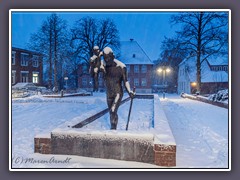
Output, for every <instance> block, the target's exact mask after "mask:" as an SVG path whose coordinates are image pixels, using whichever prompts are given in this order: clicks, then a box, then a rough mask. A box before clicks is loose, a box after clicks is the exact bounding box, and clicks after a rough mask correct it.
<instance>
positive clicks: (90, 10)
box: [9, 9, 231, 171]
mask: <svg viewBox="0 0 240 180" xmlns="http://www.w3.org/2000/svg"><path fill="white" fill-rule="evenodd" d="M198 11H205V12H211V11H214V12H223V11H226V12H228V13H229V19H228V22H229V25H228V27H229V29H228V35H229V38H228V40H229V46H228V47H229V65H228V66H229V68H228V69H229V71H228V72H229V73H228V74H229V75H230V76H229V97H230V98H229V102H228V104H229V109H228V112H229V119H228V120H229V127H228V129H229V132H228V138H229V139H228V152H229V155H228V163H229V164H228V165H229V168H228V169H213V168H211V169H210V168H209V169H196V168H195V169H187V168H186V169H182V168H181V169H175V168H172V169H164V168H163V169H161V168H159V169H118V168H116V169H54V168H53V169H27V168H26V169H25V168H24V169H12V167H11V166H12V162H11V160H12V136H11V135H12V131H11V127H12V125H11V124H12V123H11V122H12V98H11V97H12V93H11V91H12V84H11V77H12V76H11V72H12V71H11V66H12V63H11V61H12V60H11V58H12V39H11V32H12V25H11V19H12V12H198ZM9 62H10V63H9V117H11V118H10V119H9V170H10V171H231V10H230V9H10V10H9Z"/></svg>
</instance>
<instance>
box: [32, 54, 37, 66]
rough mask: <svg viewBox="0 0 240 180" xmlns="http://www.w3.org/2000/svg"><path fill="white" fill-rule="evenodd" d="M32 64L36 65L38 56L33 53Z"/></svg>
mask: <svg viewBox="0 0 240 180" xmlns="http://www.w3.org/2000/svg"><path fill="white" fill-rule="evenodd" d="M32 66H33V67H38V56H35V55H33V59H32Z"/></svg>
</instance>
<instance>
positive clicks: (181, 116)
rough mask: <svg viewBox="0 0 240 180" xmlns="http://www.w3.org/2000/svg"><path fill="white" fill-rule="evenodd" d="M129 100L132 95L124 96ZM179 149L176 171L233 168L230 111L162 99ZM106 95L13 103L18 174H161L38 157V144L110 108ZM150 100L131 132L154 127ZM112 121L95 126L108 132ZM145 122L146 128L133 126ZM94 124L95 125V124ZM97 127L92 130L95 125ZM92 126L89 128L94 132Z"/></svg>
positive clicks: (136, 110) (139, 109)
mask: <svg viewBox="0 0 240 180" xmlns="http://www.w3.org/2000/svg"><path fill="white" fill-rule="evenodd" d="M125 97H127V95H125ZM160 100H161V103H162V105H163V108H164V111H165V114H166V116H167V118H168V120H169V125H170V127H171V129H172V132H173V135H174V137H175V140H176V144H177V166H176V168H228V110H227V109H224V108H220V107H216V106H213V105H209V104H206V103H202V102H199V101H193V100H189V99H184V98H181V97H180V96H179V95H176V94H175V95H170V94H168V95H167V98H165V99H160ZM106 107H107V106H106V95H105V93H95V94H94V95H93V96H84V97H66V98H62V99H61V98H43V97H41V96H33V97H28V98H22V99H14V100H12V167H13V168H161V167H159V166H155V165H152V164H147V163H139V162H127V163H126V161H118V160H106V159H97V158H87V157H80V156H69V155H42V154H37V153H33V152H34V142H33V139H34V137H35V136H36V135H38V134H49V133H50V132H51V131H52V130H53V129H55V128H56V127H58V126H59V125H61V124H63V123H65V122H67V121H70V120H72V119H74V118H75V119H77V118H78V117H79V116H82V115H84V114H88V113H89V112H91V111H97V110H102V109H104V108H106ZM151 107H152V103H151V100H145V101H144V100H137V99H135V100H134V102H133V109H132V111H133V113H132V114H137V116H135V117H134V116H131V122H130V124H129V129H130V128H135V129H137V130H138V131H139V132H141V130H142V129H143V128H149V127H150V126H151V123H150V122H151V118H152V113H151V111H149V110H151ZM128 109H129V102H128V103H126V104H125V105H123V106H120V108H119V113H118V114H119V126H118V128H119V129H118V130H117V131H121V130H123V129H124V128H125V124H126V118H127V115H128ZM108 119H109V117H108V115H105V116H103V117H102V120H101V121H99V122H98V123H97V124H96V125H98V126H99V127H109V124H108ZM139 120H142V121H141V123H134V122H137V121H139ZM94 123H95V122H94ZM92 125H93V124H92ZM92 125H89V126H88V127H86V128H90V129H91V128H93V127H92Z"/></svg>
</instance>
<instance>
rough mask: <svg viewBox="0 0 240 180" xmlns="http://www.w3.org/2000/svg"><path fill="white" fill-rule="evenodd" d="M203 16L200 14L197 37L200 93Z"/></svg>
mask: <svg viewBox="0 0 240 180" xmlns="http://www.w3.org/2000/svg"><path fill="white" fill-rule="evenodd" d="M202 16H203V12H200V16H199V23H198V37H197V63H196V66H197V74H196V76H197V79H196V81H197V87H196V88H197V91H198V92H199V93H200V92H201V45H202V41H201V33H202Z"/></svg>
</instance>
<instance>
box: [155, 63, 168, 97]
mask: <svg viewBox="0 0 240 180" xmlns="http://www.w3.org/2000/svg"><path fill="white" fill-rule="evenodd" d="M157 71H158V72H159V73H163V81H162V84H163V89H164V88H165V86H166V82H165V78H166V74H167V73H170V72H171V69H170V68H169V67H167V66H162V67H160V68H158V70H157ZM164 98H165V92H164V90H163V99H164Z"/></svg>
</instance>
